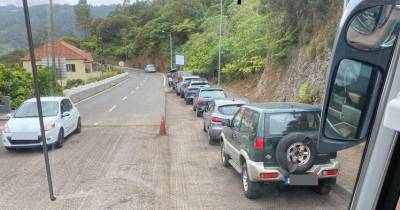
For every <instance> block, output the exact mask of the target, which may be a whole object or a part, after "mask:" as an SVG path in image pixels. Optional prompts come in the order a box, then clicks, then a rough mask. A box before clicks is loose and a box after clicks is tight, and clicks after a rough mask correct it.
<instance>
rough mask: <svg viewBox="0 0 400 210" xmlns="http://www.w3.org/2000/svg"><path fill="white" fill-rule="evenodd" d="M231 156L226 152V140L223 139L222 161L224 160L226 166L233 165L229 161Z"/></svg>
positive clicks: (223, 163)
mask: <svg viewBox="0 0 400 210" xmlns="http://www.w3.org/2000/svg"><path fill="white" fill-rule="evenodd" d="M228 160H229V156H228V155H227V154H226V153H225V145H224V142H223V141H221V161H222V165H223V166H224V167H225V168H228V167H230V166H231V164H230V163H229V161H228Z"/></svg>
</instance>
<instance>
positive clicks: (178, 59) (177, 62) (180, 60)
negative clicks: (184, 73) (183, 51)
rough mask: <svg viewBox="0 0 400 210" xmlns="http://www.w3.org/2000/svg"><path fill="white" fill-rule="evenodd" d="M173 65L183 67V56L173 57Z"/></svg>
mask: <svg viewBox="0 0 400 210" xmlns="http://www.w3.org/2000/svg"><path fill="white" fill-rule="evenodd" d="M175 65H177V66H184V65H185V56H183V55H175Z"/></svg>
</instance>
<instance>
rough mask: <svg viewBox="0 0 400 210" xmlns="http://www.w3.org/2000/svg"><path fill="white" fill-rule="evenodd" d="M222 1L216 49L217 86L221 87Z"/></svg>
mask: <svg viewBox="0 0 400 210" xmlns="http://www.w3.org/2000/svg"><path fill="white" fill-rule="evenodd" d="M222 1H223V0H221V8H220V20H219V44H218V45H219V46H218V48H219V50H218V87H221V45H222V43H221V42H222V6H223V5H222Z"/></svg>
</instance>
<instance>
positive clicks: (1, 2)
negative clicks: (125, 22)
mask: <svg viewBox="0 0 400 210" xmlns="http://www.w3.org/2000/svg"><path fill="white" fill-rule="evenodd" d="M78 1H79V0H53V3H54V4H71V5H74V4H77V3H78ZM48 2H49V0H28V4H29V5H37V4H47V3H48ZM122 2H123V0H88V3H89V4H91V5H109V4H119V3H122ZM9 4H12V5H17V6H21V5H22V0H0V6H5V5H9Z"/></svg>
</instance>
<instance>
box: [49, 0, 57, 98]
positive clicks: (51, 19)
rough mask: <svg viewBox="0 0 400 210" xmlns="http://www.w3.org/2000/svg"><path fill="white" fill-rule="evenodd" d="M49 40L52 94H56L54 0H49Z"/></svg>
mask: <svg viewBox="0 0 400 210" xmlns="http://www.w3.org/2000/svg"><path fill="white" fill-rule="evenodd" d="M49 24H50V27H49V42H50V50H49V52H50V53H49V54H50V56H51V63H52V65H51V70H52V71H53V74H52V75H53V78H51V79H50V82H51V85H50V94H51V95H54V88H55V86H54V85H56V83H57V75H56V74H57V69H56V56H55V54H56V50H55V46H54V45H55V43H54V16H53V0H49Z"/></svg>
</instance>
